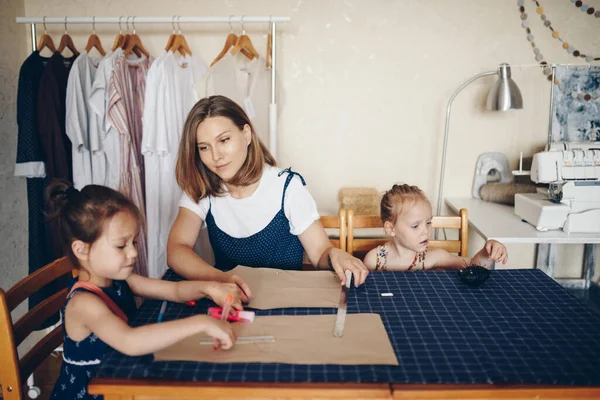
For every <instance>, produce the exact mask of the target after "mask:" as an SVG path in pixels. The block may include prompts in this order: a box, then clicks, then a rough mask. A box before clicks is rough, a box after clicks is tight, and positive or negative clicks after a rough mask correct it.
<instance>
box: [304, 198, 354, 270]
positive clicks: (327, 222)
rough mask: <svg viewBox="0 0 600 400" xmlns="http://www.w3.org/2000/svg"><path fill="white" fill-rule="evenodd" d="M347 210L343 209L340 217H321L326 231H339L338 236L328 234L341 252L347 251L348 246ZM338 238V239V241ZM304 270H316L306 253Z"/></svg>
mask: <svg viewBox="0 0 600 400" xmlns="http://www.w3.org/2000/svg"><path fill="white" fill-rule="evenodd" d="M346 215H347V213H346V210H345V209H341V210H340V213H339V215H337V216H336V215H324V216H322V217H321V219H320V222H321V225H323V228H325V229H337V230H338V231H339V232H338V234H337V235H335V234H334V235H332V234H331V233H330V232H328V234H329V236H330V239H329V240H330V241H331V244H332V245H333V246H334V247H337V248H338V249H340V250H344V251H346V246H347V243H348V224H347V221H346ZM336 236H337V239H336ZM302 269H303V270H309V271H310V270H314V267H313V265H312V264H311V263H310V260H309V259H308V256H307V255H306V253H304V259H303V261H302Z"/></svg>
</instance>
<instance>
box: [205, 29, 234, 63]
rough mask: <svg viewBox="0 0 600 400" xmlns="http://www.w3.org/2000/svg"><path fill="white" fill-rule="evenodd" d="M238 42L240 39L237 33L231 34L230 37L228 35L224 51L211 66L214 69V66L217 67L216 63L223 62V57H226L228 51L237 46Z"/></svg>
mask: <svg viewBox="0 0 600 400" xmlns="http://www.w3.org/2000/svg"><path fill="white" fill-rule="evenodd" d="M237 41H238V37H237V35H236V34H235V33H233V32H232V33H230V34H229V35H227V39H225V45H224V46H223V49H222V50H221V52H220V53H219V54H218V55H217V57H215V59H214V60H213V62H212V63H211V64H210V66H211V67H212V66H213V65H215V64H216V63H218V62H219V61H221V59H222V58H223V57H225V55H226V54H227V51H229V49H230V48H232V47H233V46H235V44H236V43H237Z"/></svg>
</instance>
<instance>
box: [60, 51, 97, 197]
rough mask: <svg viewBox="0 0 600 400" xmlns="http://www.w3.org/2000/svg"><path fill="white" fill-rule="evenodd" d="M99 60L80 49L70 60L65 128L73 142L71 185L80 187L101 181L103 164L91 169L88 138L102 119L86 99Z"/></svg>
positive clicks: (94, 133) (95, 133)
mask: <svg viewBox="0 0 600 400" xmlns="http://www.w3.org/2000/svg"><path fill="white" fill-rule="evenodd" d="M99 63H100V59H96V58H92V57H90V56H89V54H88V53H87V52H86V51H85V50H84V51H82V52H81V54H80V55H79V57H77V58H76V59H75V61H74V62H73V66H72V67H71V71H70V72H69V79H68V81H67V96H66V102H65V106H66V108H65V110H66V120H65V131H66V134H67V136H68V137H69V139H70V140H71V144H72V152H73V186H75V188H76V189H79V190H81V189H82V188H83V187H84V186H86V185H89V184H92V183H97V184H101V185H102V184H104V165H103V163H102V164H98V165H97V166H96V167H97V170H96V171H94V169H93V166H92V158H91V154H90V138H91V137H92V136H95V135H97V132H98V130H99V129H101V127H100V124H101V121H100V119H99V118H98V116H97V115H96V114H95V113H93V112H92V110H91V109H90V106H89V102H88V98H89V96H90V94H91V92H92V84H93V82H94V78H95V76H96V70H97V68H98V64H99ZM101 161H102V160H98V162H101Z"/></svg>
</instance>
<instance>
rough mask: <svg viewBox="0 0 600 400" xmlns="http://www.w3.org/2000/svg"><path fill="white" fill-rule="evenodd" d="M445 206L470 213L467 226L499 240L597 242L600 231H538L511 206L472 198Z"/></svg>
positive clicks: (453, 199)
mask: <svg viewBox="0 0 600 400" xmlns="http://www.w3.org/2000/svg"><path fill="white" fill-rule="evenodd" d="M446 205H448V207H450V209H451V210H452V211H454V212H455V213H457V214H458V212H459V210H460V209H461V208H466V209H467V211H468V212H469V225H470V226H471V227H472V228H473V229H474V230H475V231H477V232H478V233H479V234H480V235H481V236H483V237H484V238H485V240H488V239H495V240H498V241H499V242H502V243H556V244H558V243H560V244H584V243H600V233H565V232H563V231H562V230H551V231H546V232H540V231H538V230H537V229H535V227H534V226H533V225H531V224H529V223H528V222H525V221H523V220H521V218H520V217H519V216H517V215H516V214H515V209H514V207H512V206H507V205H504V204H498V203H492V202H489V201H483V200H478V199H473V198H466V197H465V198H449V199H446Z"/></svg>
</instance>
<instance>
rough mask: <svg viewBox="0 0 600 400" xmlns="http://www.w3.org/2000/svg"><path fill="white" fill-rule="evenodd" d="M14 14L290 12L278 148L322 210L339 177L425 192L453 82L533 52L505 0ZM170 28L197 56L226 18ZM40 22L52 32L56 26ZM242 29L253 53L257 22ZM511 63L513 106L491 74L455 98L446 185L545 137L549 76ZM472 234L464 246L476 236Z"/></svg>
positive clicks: (549, 50) (563, 7)
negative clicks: (517, 106) (501, 98)
mask: <svg viewBox="0 0 600 400" xmlns="http://www.w3.org/2000/svg"><path fill="white" fill-rule="evenodd" d="M541 4H542V5H543V6H544V7H545V9H546V14H547V15H548V17H549V19H550V20H552V22H553V26H554V27H555V28H556V29H558V30H559V31H560V32H561V34H562V36H563V37H564V38H565V39H567V40H568V41H569V42H571V43H573V44H574V45H576V46H577V48H579V49H580V50H581V51H583V52H586V53H591V54H600V35H598V33H599V32H600V30H599V29H600V24H599V21H598V19H596V18H593V17H590V16H588V15H587V14H584V13H582V12H581V11H579V10H578V9H576V8H575V7H574V6H573V4H572V3H571V2H570V1H566V0H543V1H541ZM525 5H526V7H527V11H528V14H529V16H530V22H531V27H532V30H533V34H534V35H536V43H537V44H538V46H539V47H540V49H541V50H542V52H543V54H544V55H545V56H546V60H547V61H549V62H551V63H552V62H555V63H575V62H578V61H577V59H575V58H574V57H573V56H570V55H568V54H567V52H566V51H565V50H563V49H562V47H561V46H560V43H559V42H558V41H557V40H556V39H552V37H551V35H550V32H549V30H548V29H547V28H544V27H543V25H542V21H541V20H540V18H539V16H538V15H537V14H536V13H535V9H534V7H533V5H534V3H533V2H530V1H527V2H526V3H525ZM25 13H26V15H28V16H43V15H46V16H64V15H69V16H93V15H96V16H119V15H125V16H127V15H138V16H170V15H173V14H181V15H220V16H224V15H225V16H226V15H231V14H235V15H240V14H245V15H270V14H272V15H284V16H290V17H291V18H292V23H290V24H285V25H284V24H281V25H280V30H279V32H280V35H279V37H278V40H279V42H278V44H279V53H278V57H279V58H278V73H279V76H280V78H281V82H282V85H281V88H280V89H281V91H282V92H284V93H285V96H284V97H285V104H283V108H282V110H281V114H280V120H279V132H280V136H279V148H278V151H279V156H278V159H279V160H278V161H279V163H280V165H282V166H289V165H291V166H293V167H294V169H295V170H297V171H300V172H301V173H302V174H303V175H304V177H305V178H306V181H307V182H308V185H309V188H310V190H311V192H312V193H313V195H314V197H315V198H316V200H317V203H318V205H319V208H320V210H322V211H323V212H324V213H328V214H335V213H336V210H337V207H338V203H337V192H338V190H339V188H340V187H348V186H371V187H375V188H377V189H378V190H384V189H386V188H388V187H390V186H391V185H392V184H393V183H395V182H398V181H403V182H409V183H412V184H416V185H419V186H420V187H422V188H423V190H425V192H426V193H427V194H428V195H429V196H430V197H431V199H432V201H433V202H435V200H436V199H435V195H436V188H437V184H438V174H439V163H440V159H439V156H440V154H441V146H442V134H443V125H444V116H445V107H446V103H447V101H448V98H449V96H450V95H451V93H452V92H453V91H454V89H455V88H456V87H457V86H458V85H460V84H461V83H462V82H463V81H465V80H466V79H467V78H469V77H470V76H472V75H474V74H476V73H479V72H481V71H485V70H494V69H495V68H496V66H497V65H498V64H499V63H501V62H508V63H511V64H516V65H519V64H535V60H534V56H533V51H532V48H531V45H530V43H529V42H527V40H526V33H525V31H524V29H523V28H522V27H521V20H520V18H519V16H520V15H519V11H518V6H517V0H494V1H490V0H487V1H475V0H453V1H448V0H428V1H420V0H403V1H391V0H369V1H366V0H363V1H358V0H277V1H276V0H253V1H241V0H226V1H218V2H217V1H186V0H171V1H158V0H151V1H141V0H130V1H127V2H121V1H95V2H88V1H77V2H74V1H68V0H25ZM182 27H183V29H184V33H185V34H186V37H187V38H188V42H189V43H190V45H191V47H192V50H194V52H195V54H196V55H199V56H201V57H203V58H204V59H205V60H207V61H208V62H210V61H211V60H212V59H213V58H214V56H215V55H216V54H217V53H218V52H219V51H220V49H221V47H222V45H223V41H224V39H225V36H226V34H227V33H228V31H229V27H228V26H227V25H226V24H223V25H195V26H194V25H190V24H185V25H183V26H182ZM39 28H41V26H40V27H39ZM49 28H50V31H51V33H53V35H54V37H55V40H58V39H59V35H60V34H61V33H62V30H63V27H62V26H61V25H58V26H57V25H55V26H49ZM246 28H247V30H248V31H249V33H250V35H251V37H252V39H253V41H254V43H255V46H256V47H257V49H258V50H259V52H261V53H263V54H264V52H265V37H266V32H267V26H266V24H265V25H260V26H256V25H255V26H249V25H248V26H247V27H246ZM170 29H171V27H170V26H169V25H162V26H148V25H145V26H143V25H138V26H137V31H138V33H139V34H140V36H141V37H142V39H143V41H144V44H145V46H146V48H148V49H149V50H150V51H151V53H154V54H157V53H158V52H159V51H160V50H161V49H162V48H163V47H164V45H165V43H166V40H167V37H168V35H169V33H170ZM236 29H239V28H238V27H236ZM90 30H91V27H84V26H71V27H70V31H71V33H77V32H79V33H80V34H75V35H74V39H75V43H76V44H77V45H78V46H81V47H83V46H85V43H86V40H87V35H88V34H89V32H90ZM97 30H98V33H99V34H100V36H101V38H102V39H103V43H104V46H105V47H110V46H111V44H112V40H113V38H114V35H115V33H116V32H117V26H97ZM512 72H513V78H514V79H515V81H516V82H517V83H518V84H519V86H520V88H521V90H522V93H523V97H524V102H525V107H524V109H523V110H521V111H518V112H512V113H502V114H501V113H489V112H485V111H484V101H485V96H486V93H487V89H488V88H489V86H490V85H491V83H492V80H493V79H492V78H485V79H482V80H480V81H478V82H476V83H474V84H473V85H471V86H469V87H468V88H467V89H466V90H465V91H464V92H463V93H461V94H460V96H459V97H458V98H457V99H456V101H455V104H454V110H453V114H452V124H451V137H450V143H449V148H448V151H449V153H448V160H447V172H446V185H445V188H446V189H445V194H446V196H448V197H449V196H470V188H471V181H472V176H473V170H474V165H475V161H476V159H477V156H478V155H479V154H480V153H482V152H488V151H501V152H504V153H506V155H507V156H508V157H509V160H510V161H511V163H512V165H513V166H515V167H516V165H517V157H518V154H519V151H523V152H524V154H525V155H526V156H530V155H532V154H533V152H535V151H538V150H539V149H540V148H541V147H543V144H544V142H545V139H546V135H547V128H548V107H549V96H550V86H549V82H548V81H547V80H546V79H545V77H544V76H543V75H542V73H541V72H540V70H539V69H538V68H523V69H520V68H518V67H517V68H513V71H512ZM13 140H14V138H13ZM11 157H12V153H11ZM3 196H4V195H3ZM15 207H16V206H15ZM19 207H24V205H21V206H19ZM472 236H474V235H472ZM474 239H475V242H474V243H473V245H472V246H471V250H472V252H475V251H476V250H477V248H476V246H477V247H479V246H480V244H481V243H477V239H476V238H474ZM479 242H481V240H480V239H479ZM509 251H510V252H511V262H510V264H509V266H511V267H531V266H532V265H533V246H531V245H529V246H509ZM580 253H581V247H580V246H578V247H575V248H574V249H572V250H571V251H567V252H562V254H563V255H564V259H565V261H566V262H568V263H569V264H571V265H573V266H574V267H573V268H571V269H570V270H569V271H566V272H565V274H567V275H568V274H576V273H577V267H578V261H577V259H576V258H577V257H580Z"/></svg>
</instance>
